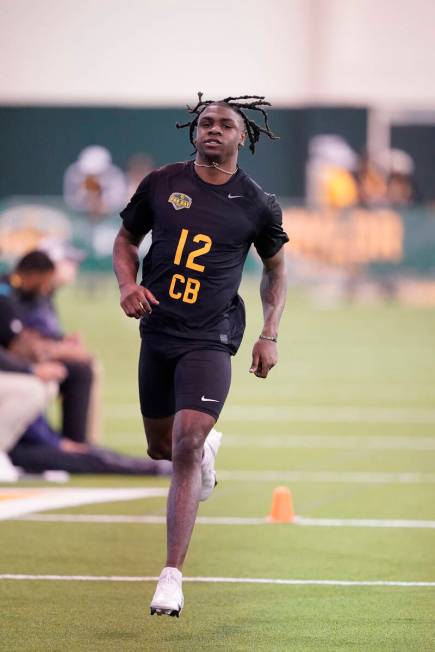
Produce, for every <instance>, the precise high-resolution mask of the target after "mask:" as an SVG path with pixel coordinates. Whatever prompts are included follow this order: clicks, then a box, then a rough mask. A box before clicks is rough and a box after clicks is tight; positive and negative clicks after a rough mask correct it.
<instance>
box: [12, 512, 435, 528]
mask: <svg viewBox="0 0 435 652" xmlns="http://www.w3.org/2000/svg"><path fill="white" fill-rule="evenodd" d="M19 520H20V521H38V522H41V521H42V522H47V523H122V524H124V523H125V524H127V523H135V524H145V525H165V524H166V517H165V516H151V515H148V516H127V515H124V514H35V515H33V516H23V517H22V518H20V519H19ZM196 524H198V525H270V522H269V521H268V519H267V518H250V517H246V518H244V517H238V516H198V517H197V519H196ZM289 525H297V526H308V527H312V526H313V527H359V528H406V529H435V521H423V520H405V519H373V518H370V519H365V518H306V517H304V516H296V517H295V520H294V521H293V522H292V523H290V524H289Z"/></svg>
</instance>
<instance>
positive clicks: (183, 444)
mask: <svg viewBox="0 0 435 652" xmlns="http://www.w3.org/2000/svg"><path fill="white" fill-rule="evenodd" d="M205 436H206V435H205V433H203V432H202V430H201V429H200V428H199V427H195V426H191V427H185V428H183V429H181V430H179V431H178V432H177V433H176V436H175V438H174V444H173V452H172V457H173V460H174V461H186V462H191V461H195V460H200V459H201V457H202V449H203V446H204V440H205Z"/></svg>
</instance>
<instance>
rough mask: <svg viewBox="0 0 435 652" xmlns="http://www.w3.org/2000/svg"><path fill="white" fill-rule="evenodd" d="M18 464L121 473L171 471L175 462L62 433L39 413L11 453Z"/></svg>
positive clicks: (34, 469)
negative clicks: (69, 436) (66, 435)
mask: <svg viewBox="0 0 435 652" xmlns="http://www.w3.org/2000/svg"><path fill="white" fill-rule="evenodd" d="M8 455H9V457H10V460H11V461H12V463H13V464H14V465H15V466H19V467H21V468H23V469H24V470H25V471H27V472H28V473H42V472H43V471H68V473H98V474H100V473H104V474H109V473H110V474H118V475H169V474H170V473H171V470H172V464H171V463H170V462H166V461H165V460H161V461H155V460H152V459H149V458H141V457H131V456H129V455H123V454H121V453H117V452H115V451H112V450H110V449H108V448H101V447H99V446H91V445H90V444H87V443H86V442H77V441H72V440H71V439H65V438H64V437H60V436H59V435H58V433H57V432H55V431H54V430H53V429H52V428H51V427H50V426H49V424H48V422H47V420H46V419H45V417H43V416H40V417H39V418H38V419H37V420H36V421H34V422H33V423H32V424H31V425H30V426H29V427H28V428H27V430H26V432H25V433H24V434H23V436H22V438H21V439H20V440H19V441H18V443H17V444H15V446H14V447H13V448H12V449H11V450H10V451H9V453H8Z"/></svg>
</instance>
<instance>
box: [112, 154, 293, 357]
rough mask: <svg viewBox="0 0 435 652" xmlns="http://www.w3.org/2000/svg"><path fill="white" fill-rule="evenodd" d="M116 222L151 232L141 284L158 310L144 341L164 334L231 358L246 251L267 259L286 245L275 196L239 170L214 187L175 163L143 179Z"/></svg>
mask: <svg viewBox="0 0 435 652" xmlns="http://www.w3.org/2000/svg"><path fill="white" fill-rule="evenodd" d="M121 217H122V219H123V222H124V226H125V228H126V229H127V230H128V231H130V232H131V233H133V234H135V235H137V236H143V235H145V234H146V233H148V232H149V231H151V230H152V244H151V247H150V250H149V251H148V254H147V255H146V256H145V258H144V261H143V265H142V281H141V283H142V285H143V286H144V287H147V288H149V289H150V290H151V292H153V294H154V295H155V296H156V298H157V299H158V300H159V302H160V304H159V305H158V306H153V312H152V314H151V315H146V316H145V317H143V318H142V320H141V334H142V336H144V334H145V333H158V334H161V333H165V334H167V335H173V336H176V337H181V338H186V339H189V340H196V341H198V340H201V341H205V342H209V343H210V344H213V345H214V346H213V348H222V349H226V350H230V352H231V353H235V352H236V351H237V348H238V347H239V345H240V342H241V340H242V336H243V331H244V328H245V313H244V306H243V301H242V299H241V298H240V297H239V296H238V294H237V291H238V288H239V284H240V280H241V276H242V270H243V264H244V262H245V259H246V256H247V253H248V251H249V248H250V246H251V244H252V243H253V244H254V245H255V247H256V249H257V251H258V253H259V255H260V256H261V257H262V258H270V257H271V256H274V255H275V254H276V253H277V252H278V251H279V250H280V248H281V247H282V246H283V244H285V243H286V242H288V237H287V235H286V234H285V232H284V231H283V228H282V213H281V208H280V207H279V205H278V203H277V201H276V199H275V197H274V195H270V194H267V193H265V192H264V191H263V190H262V189H261V188H260V186H258V185H257V184H256V183H255V182H254V181H253V180H252V179H250V178H249V177H248V176H247V175H246V174H245V173H244V172H243V171H242V170H240V169H239V170H238V171H237V173H236V174H235V175H234V176H233V177H231V179H230V180H229V181H228V182H227V183H224V184H222V185H214V184H210V183H206V182H205V181H203V180H202V179H201V178H200V177H199V176H198V175H197V173H196V171H195V168H194V165H193V162H192V161H190V162H185V163H176V164H174V165H168V166H165V167H162V168H160V169H158V170H155V171H153V172H151V174H149V175H148V176H147V177H145V179H144V180H143V181H142V182H141V183H140V185H139V187H138V189H137V191H136V193H135V194H134V195H133V197H132V198H131V200H130V202H129V204H128V205H127V207H126V208H125V209H124V210H123V211H122V213H121Z"/></svg>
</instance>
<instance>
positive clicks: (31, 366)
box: [0, 295, 171, 482]
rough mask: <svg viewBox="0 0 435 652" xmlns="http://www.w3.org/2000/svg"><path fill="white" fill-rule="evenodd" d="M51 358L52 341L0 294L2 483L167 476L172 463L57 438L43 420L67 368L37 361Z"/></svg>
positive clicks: (0, 474)
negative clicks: (24, 478)
mask: <svg viewBox="0 0 435 652" xmlns="http://www.w3.org/2000/svg"><path fill="white" fill-rule="evenodd" d="M49 356H50V342H49V341H48V340H46V339H43V338H41V337H40V336H39V335H38V334H37V333H35V332H34V331H30V330H28V329H26V328H25V326H24V324H23V322H22V321H21V319H20V311H19V308H18V306H17V305H16V304H15V303H14V302H13V301H11V300H10V298H9V297H7V296H1V295H0V481H9V482H10V481H14V480H17V479H18V477H19V472H18V469H17V468H16V467H19V468H20V469H24V471H26V472H29V473H42V472H43V471H51V470H56V471H59V470H62V471H67V472H69V473H111V474H115V473H116V474H124V475H161V474H164V475H167V474H169V473H170V472H171V464H170V463H167V462H158V461H154V460H150V459H143V458H135V457H130V456H127V455H122V454H120V453H117V452H115V451H112V450H109V449H106V448H100V447H96V446H92V445H90V444H88V443H86V442H79V441H74V440H72V439H69V438H66V437H61V436H60V435H59V434H58V433H57V432H56V431H55V430H54V429H53V428H51V427H50V425H49V423H48V421H47V419H46V418H45V416H44V412H45V409H46V407H47V404H48V401H49V399H50V398H52V397H53V396H54V395H55V393H56V389H57V383H58V382H60V383H62V382H64V379H65V377H66V375H67V371H68V370H67V367H66V366H64V365H63V364H61V363H59V362H52V361H51V362H50V361H45V362H44V361H38V359H43V358H44V357H49Z"/></svg>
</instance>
